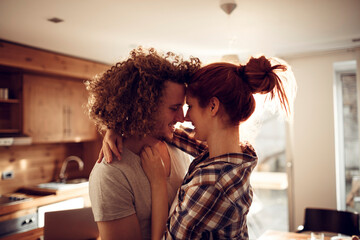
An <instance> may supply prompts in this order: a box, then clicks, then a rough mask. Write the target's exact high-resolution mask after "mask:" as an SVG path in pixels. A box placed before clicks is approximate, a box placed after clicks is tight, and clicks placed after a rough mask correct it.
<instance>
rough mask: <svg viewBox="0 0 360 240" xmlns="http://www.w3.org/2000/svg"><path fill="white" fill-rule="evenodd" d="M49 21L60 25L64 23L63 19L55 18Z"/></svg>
mask: <svg viewBox="0 0 360 240" xmlns="http://www.w3.org/2000/svg"><path fill="white" fill-rule="evenodd" d="M48 21H49V22H53V23H60V22H63V21H64V20H62V19H61V18H57V17H53V18H48Z"/></svg>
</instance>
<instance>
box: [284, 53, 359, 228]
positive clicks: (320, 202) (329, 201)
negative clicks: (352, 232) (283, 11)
mask: <svg viewBox="0 0 360 240" xmlns="http://www.w3.org/2000/svg"><path fill="white" fill-rule="evenodd" d="M359 52H360V50H359V49H358V50H357V51H345V50H344V51H337V52H329V53H322V54H316V55H315V54H314V55H312V56H298V57H291V58H290V57H288V58H284V59H285V60H286V61H287V62H288V63H289V64H290V65H291V66H292V69H293V71H294V74H295V77H296V80H297V83H298V93H297V97H296V100H295V116H294V123H293V129H292V130H293V144H292V146H293V152H292V159H293V164H292V166H293V169H292V171H293V179H292V184H293V191H292V192H293V202H292V204H290V206H291V205H292V206H293V208H294V209H293V219H291V220H290V223H291V226H290V230H294V229H296V227H297V226H298V225H300V224H302V223H303V218H304V215H303V214H304V209H305V208H306V207H322V208H336V178H335V139H334V137H335V133H334V107H333V83H334V69H333V64H334V62H339V61H348V60H357V61H358V62H360V59H359V56H360V54H359ZM358 72H360V71H359V70H358Z"/></svg>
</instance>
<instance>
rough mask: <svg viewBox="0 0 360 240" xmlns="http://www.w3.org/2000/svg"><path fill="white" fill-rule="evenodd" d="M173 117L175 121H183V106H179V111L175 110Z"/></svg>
mask: <svg viewBox="0 0 360 240" xmlns="http://www.w3.org/2000/svg"><path fill="white" fill-rule="evenodd" d="M175 118H176V119H175V120H176V122H181V123H183V122H184V120H185V118H184V111H183V108H180V109H179V111H177V113H176V116H175Z"/></svg>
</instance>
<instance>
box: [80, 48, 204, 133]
mask: <svg viewBox="0 0 360 240" xmlns="http://www.w3.org/2000/svg"><path fill="white" fill-rule="evenodd" d="M199 68H200V60H199V59H198V58H193V57H191V58H190V60H189V61H183V59H182V58H181V57H180V56H178V55H175V54H174V53H172V52H168V53H166V54H159V53H157V51H156V50H155V49H153V48H150V49H144V48H142V47H138V48H137V49H134V50H132V51H131V52H130V56H129V58H128V59H127V60H125V61H122V62H118V63H116V64H115V65H114V66H112V67H111V68H110V69H109V70H107V71H106V72H105V73H104V74H103V75H101V76H97V77H95V78H93V79H90V80H87V81H86V82H85V85H86V89H87V90H88V92H89V99H88V104H87V107H88V110H89V116H90V117H91V118H92V119H93V120H94V122H95V124H96V125H97V127H98V128H99V130H100V131H103V130H106V129H113V130H115V131H116V132H118V133H120V134H122V135H123V137H129V136H139V137H144V136H146V135H149V134H150V133H151V131H152V130H153V129H154V127H155V125H156V123H157V122H156V121H155V116H154V114H155V113H156V112H157V110H158V106H159V103H160V101H161V97H162V96H163V90H164V86H165V82H166V81H172V82H175V83H180V84H185V83H187V82H188V81H189V79H190V77H191V76H192V74H193V73H194V72H195V71H196V70H198V69H199Z"/></svg>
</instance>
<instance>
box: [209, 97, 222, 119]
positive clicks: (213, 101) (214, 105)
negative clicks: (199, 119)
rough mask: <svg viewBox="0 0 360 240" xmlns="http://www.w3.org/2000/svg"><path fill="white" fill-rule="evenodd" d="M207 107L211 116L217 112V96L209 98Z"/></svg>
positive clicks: (218, 102) (218, 104)
mask: <svg viewBox="0 0 360 240" xmlns="http://www.w3.org/2000/svg"><path fill="white" fill-rule="evenodd" d="M209 108H210V112H211V116H212V117H214V116H216V114H217V113H218V112H219V108H220V101H219V99H218V98H217V97H212V98H211V99H210V103H209Z"/></svg>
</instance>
